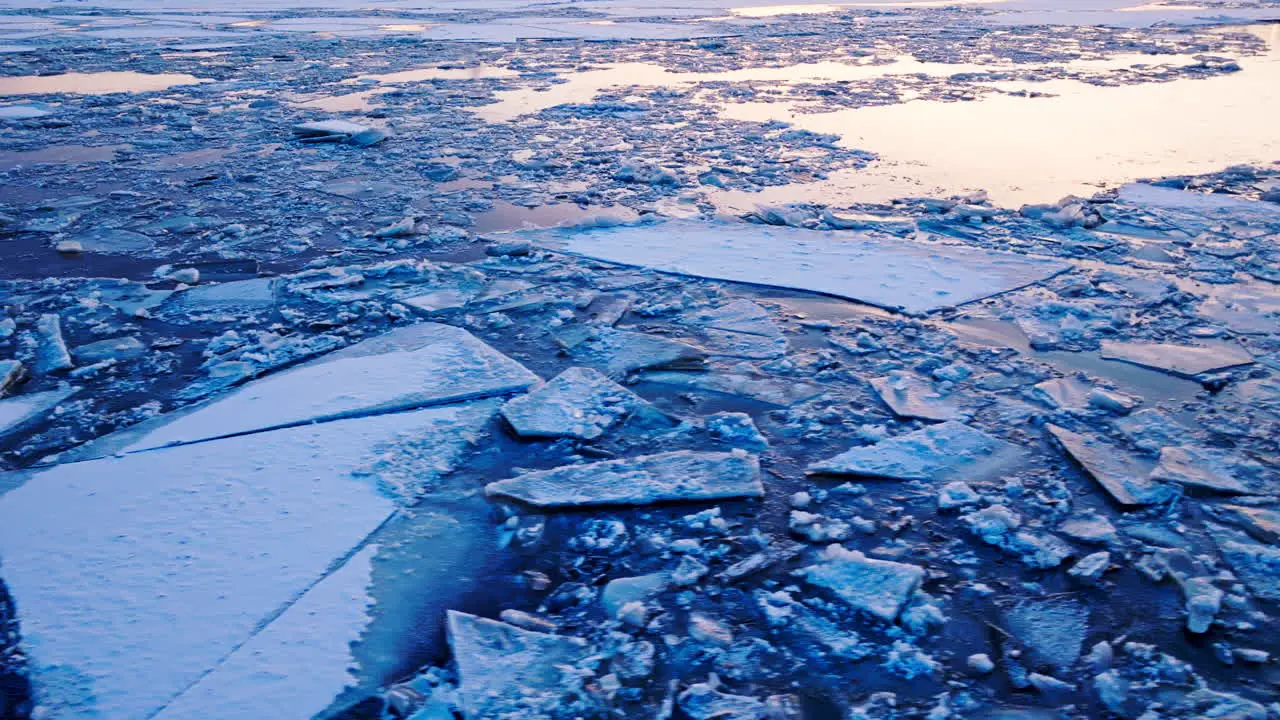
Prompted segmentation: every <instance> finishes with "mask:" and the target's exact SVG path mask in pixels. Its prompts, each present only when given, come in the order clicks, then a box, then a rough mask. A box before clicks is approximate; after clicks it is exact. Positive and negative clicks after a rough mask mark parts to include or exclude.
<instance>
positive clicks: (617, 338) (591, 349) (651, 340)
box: [566, 326, 706, 377]
mask: <svg viewBox="0 0 1280 720" xmlns="http://www.w3.org/2000/svg"><path fill="white" fill-rule="evenodd" d="M574 330H575V331H582V334H580V335H579V334H576V333H573V334H570V335H573V336H572V337H571V338H569V339H568V341H567V343H566V344H568V346H569V353H570V354H571V355H573V357H574V358H576V359H579V360H582V361H583V362H588V363H592V364H598V365H600V366H602V367H604V368H605V370H606V371H607V372H608V373H609V375H611V376H613V377H621V376H624V375H626V374H628V373H631V372H635V371H636V370H645V369H649V368H657V369H663V370H684V369H691V368H692V369H696V368H701V367H702V364H703V361H704V360H705V358H706V356H705V355H704V354H703V353H702V351H701V350H699V349H697V348H695V347H693V346H692V345H689V344H687V343H682V342H679V341H677V340H668V339H667V338H664V337H658V336H656V335H646V334H645V333H639V332H631V331H629V330H615V329H613V328H611V327H599V326H594V327H590V328H574Z"/></svg>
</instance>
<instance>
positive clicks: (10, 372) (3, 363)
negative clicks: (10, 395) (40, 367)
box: [0, 360, 26, 397]
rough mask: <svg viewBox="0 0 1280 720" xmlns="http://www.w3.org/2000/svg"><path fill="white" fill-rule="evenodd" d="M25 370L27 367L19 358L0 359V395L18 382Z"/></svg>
mask: <svg viewBox="0 0 1280 720" xmlns="http://www.w3.org/2000/svg"><path fill="white" fill-rule="evenodd" d="M24 372H26V369H25V368H23V367H22V363H20V362H18V361H17V360H0V397H3V396H4V394H5V393H7V392H9V388H11V387H13V386H14V385H17V384H18V381H19V380H21V379H22V375H23V373H24Z"/></svg>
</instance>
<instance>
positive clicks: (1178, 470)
mask: <svg viewBox="0 0 1280 720" xmlns="http://www.w3.org/2000/svg"><path fill="white" fill-rule="evenodd" d="M1150 478H1151V479H1152V480H1155V481H1157V482H1176V483H1179V484H1182V485H1192V486H1195V487H1202V488H1209V489H1210V490H1218V491H1220V492H1228V493H1248V492H1249V488H1248V487H1246V486H1245V484H1244V483H1242V482H1240V481H1239V480H1238V479H1236V477H1235V476H1234V475H1232V474H1231V469H1230V468H1229V467H1227V459H1226V457H1225V456H1224V455H1223V453H1220V452H1218V451H1215V450H1211V449H1209V448H1196V447H1185V446H1176V445H1175V446H1171V447H1166V448H1163V449H1161V450H1160V462H1159V464H1158V465H1156V468H1155V469H1154V470H1152V471H1151V475H1150Z"/></svg>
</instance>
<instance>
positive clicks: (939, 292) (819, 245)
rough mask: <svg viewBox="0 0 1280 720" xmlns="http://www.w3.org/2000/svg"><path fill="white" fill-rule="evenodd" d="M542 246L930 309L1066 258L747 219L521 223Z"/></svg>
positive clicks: (1018, 281)
mask: <svg viewBox="0 0 1280 720" xmlns="http://www.w3.org/2000/svg"><path fill="white" fill-rule="evenodd" d="M520 234H521V235H523V236H525V237H527V238H529V239H531V240H533V241H534V242H536V243H538V244H539V245H542V246H543V247H546V248H549V249H553V250H558V251H561V252H566V253H570V254H573V255H583V256H586V257H592V258H597V259H600V260H605V261H608V262H616V263H621V264H624V265H637V266H641V267H649V268H653V269H655V270H660V271H662V272H669V273H676V274H680V275H693V276H696V277H706V278H713V279H716V280H731V281H735V282H746V283H754V284H757V285H770V286H774V287H784V288H792V289H797V290H810V291H813V292H819V293H825V294H827V295H835V296H837V297H843V298H848V299H850V300H855V301H858V302H863V303H867V304H870V305H876V306H879V307H883V308H888V309H891V310H901V311H904V312H908V313H912V314H923V313H927V312H929V311H931V310H938V309H941V308H946V307H952V306H955V305H962V304H964V303H967V302H973V301H974V300H981V299H982V298H987V297H991V296H993V295H999V294H1000V293H1003V292H1008V291H1009V290H1014V289H1017V288H1020V287H1023V286H1026V285H1030V284H1032V283H1035V282H1039V281H1041V280H1044V279H1046V278H1049V277H1052V276H1054V275H1056V274H1058V273H1059V272H1062V271H1063V270H1066V269H1067V268H1068V266H1067V265H1066V264H1064V263H1061V262H1059V261H1056V260H1049V259H1045V258H1035V257H1029V256H1024V255H1014V254H1010V253H1002V252H991V251H987V250H977V249H971V248H966V247H959V246H955V245H926V244H923V243H918V242H912V241H909V240H902V239H900V238H879V237H873V236H870V235H864V234H858V233H845V232H817V231H813V230H801V229H798V228H791V227H776V226H768V225H750V224H745V223H705V222H697V221H691V220H675V221H670V222H665V223H659V224H651V225H629V226H622V227H609V228H592V229H552V230H534V231H522V232H521V233H520Z"/></svg>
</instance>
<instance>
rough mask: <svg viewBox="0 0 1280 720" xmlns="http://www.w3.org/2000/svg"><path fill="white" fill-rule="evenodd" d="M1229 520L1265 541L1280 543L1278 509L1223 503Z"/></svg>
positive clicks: (1279, 516)
mask: <svg viewBox="0 0 1280 720" xmlns="http://www.w3.org/2000/svg"><path fill="white" fill-rule="evenodd" d="M1221 508H1222V510H1224V511H1226V512H1227V514H1228V516H1229V517H1230V519H1231V520H1233V521H1234V522H1235V523H1236V524H1238V525H1240V526H1242V527H1243V528H1244V530H1245V532H1247V533H1249V534H1250V535H1252V536H1253V537H1255V538H1257V539H1259V540H1261V541H1262V542H1265V543H1270V544H1272V545H1280V510H1274V509H1271V508H1262V507H1248V506H1246V505H1223V506H1221Z"/></svg>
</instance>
